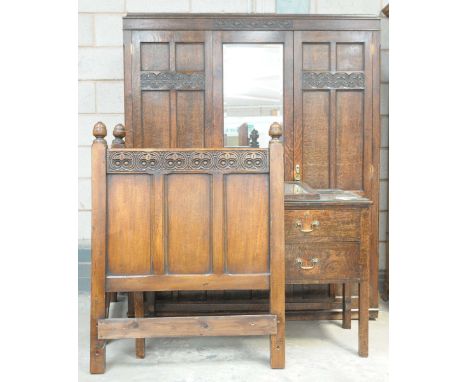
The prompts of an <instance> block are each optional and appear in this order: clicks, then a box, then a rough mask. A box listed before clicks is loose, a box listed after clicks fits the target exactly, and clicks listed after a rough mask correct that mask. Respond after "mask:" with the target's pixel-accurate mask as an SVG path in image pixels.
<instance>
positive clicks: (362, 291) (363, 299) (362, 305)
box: [359, 280, 369, 357]
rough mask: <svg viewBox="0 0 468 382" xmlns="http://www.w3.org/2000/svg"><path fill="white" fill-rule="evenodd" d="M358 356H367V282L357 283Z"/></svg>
mask: <svg viewBox="0 0 468 382" xmlns="http://www.w3.org/2000/svg"><path fill="white" fill-rule="evenodd" d="M359 355H360V356H361V357H367V356H368V355H369V281H368V280H366V281H362V282H360V283H359Z"/></svg>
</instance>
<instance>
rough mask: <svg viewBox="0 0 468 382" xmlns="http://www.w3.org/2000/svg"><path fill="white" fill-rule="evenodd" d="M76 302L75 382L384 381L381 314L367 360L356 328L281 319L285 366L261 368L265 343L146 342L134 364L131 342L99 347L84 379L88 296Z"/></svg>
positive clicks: (116, 307) (119, 311)
mask: <svg viewBox="0 0 468 382" xmlns="http://www.w3.org/2000/svg"><path fill="white" fill-rule="evenodd" d="M78 302H79V353H78V354H79V380H80V381H81V382H84V381H95V382H98V381H112V382H118V381H164V382H191V381H197V382H198V381H200V382H210V381H213V382H220V381H221V382H228V381H242V382H247V381H255V382H263V381H265V382H272V381H275V382H276V381H290V382H300V381H314V382H328V381H330V382H332V381H333V382H346V381H358V382H365V381H372V382H379V381H388V308H387V305H386V304H385V303H382V312H381V313H380V314H379V318H378V319H377V320H376V321H371V322H370V329H369V331H370V334H369V344H370V346H369V354H370V355H369V358H360V357H359V356H358V355H357V345H358V325H357V321H353V322H352V329H351V330H344V329H342V328H341V322H339V321H288V322H287V324H286V368H285V369H284V370H272V369H270V365H269V340H268V337H204V338H199V337H197V338H176V339H147V340H146V358H145V359H137V358H135V347H134V340H115V341H112V342H110V343H109V344H108V345H107V370H106V373H105V374H102V375H91V374H89V372H88V370H89V295H88V294H80V295H79V298H78ZM125 312H126V301H119V302H117V303H113V304H111V317H123V316H124V313H125Z"/></svg>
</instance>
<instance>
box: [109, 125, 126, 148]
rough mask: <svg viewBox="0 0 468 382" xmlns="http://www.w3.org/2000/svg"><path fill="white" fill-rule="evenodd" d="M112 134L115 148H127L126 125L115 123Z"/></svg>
mask: <svg viewBox="0 0 468 382" xmlns="http://www.w3.org/2000/svg"><path fill="white" fill-rule="evenodd" d="M112 134H113V135H114V140H113V141H112V146H111V147H112V148H113V149H121V148H125V141H124V138H125V135H126V132H125V127H124V125H122V124H120V123H119V124H117V125H115V127H114V131H113V132H112Z"/></svg>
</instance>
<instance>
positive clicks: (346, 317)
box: [342, 283, 351, 329]
mask: <svg viewBox="0 0 468 382" xmlns="http://www.w3.org/2000/svg"><path fill="white" fill-rule="evenodd" d="M342 327H343V329H351V285H350V284H346V283H344V284H343V323H342Z"/></svg>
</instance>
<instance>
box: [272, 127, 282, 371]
mask: <svg viewBox="0 0 468 382" xmlns="http://www.w3.org/2000/svg"><path fill="white" fill-rule="evenodd" d="M282 133H283V129H282V127H281V125H280V124H279V123H277V122H274V123H273V124H272V125H271V126H270V131H269V134H270V136H271V141H270V216H271V218H270V219H271V220H270V313H271V314H274V315H276V316H277V319H278V330H277V334H274V335H270V365H271V367H272V368H273V369H283V368H284V366H285V343H284V335H285V275H284V272H285V271H284V179H283V178H284V159H283V156H284V152H283V144H282V143H281V141H280V137H281V135H282Z"/></svg>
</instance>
